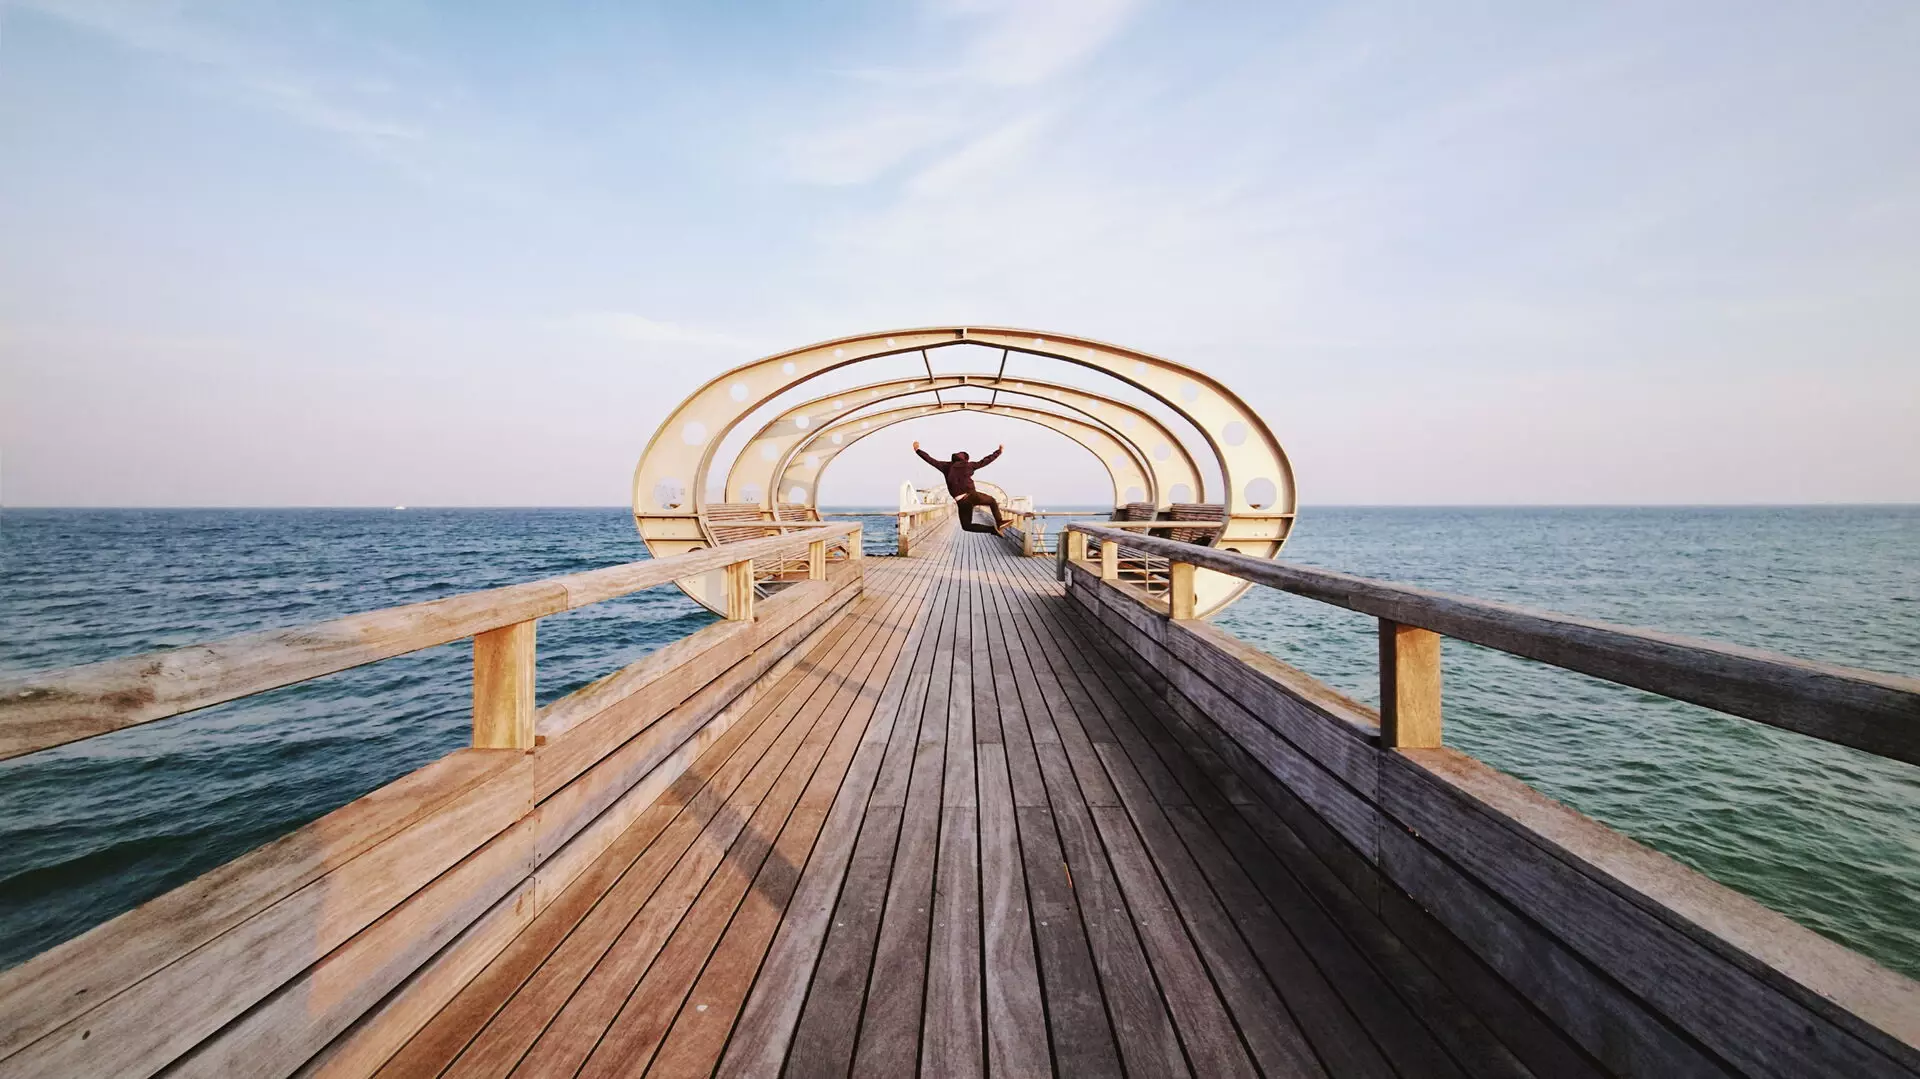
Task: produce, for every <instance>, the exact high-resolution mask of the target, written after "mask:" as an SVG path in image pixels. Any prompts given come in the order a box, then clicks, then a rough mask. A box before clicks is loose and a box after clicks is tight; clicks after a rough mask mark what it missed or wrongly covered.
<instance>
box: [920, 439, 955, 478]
mask: <svg viewBox="0 0 1920 1079" xmlns="http://www.w3.org/2000/svg"><path fill="white" fill-rule="evenodd" d="M913 452H915V453H917V454H919V455H920V459H921V460H922V461H925V462H926V463H928V464H930V465H932V466H933V467H935V468H937V469H939V470H940V472H941V473H942V474H943V475H944V474H945V473H946V471H947V463H946V462H945V461H942V460H940V459H939V458H938V457H935V456H933V455H932V454H930V453H928V452H927V451H926V450H923V449H921V448H920V443H918V442H915V443H914V444H913Z"/></svg>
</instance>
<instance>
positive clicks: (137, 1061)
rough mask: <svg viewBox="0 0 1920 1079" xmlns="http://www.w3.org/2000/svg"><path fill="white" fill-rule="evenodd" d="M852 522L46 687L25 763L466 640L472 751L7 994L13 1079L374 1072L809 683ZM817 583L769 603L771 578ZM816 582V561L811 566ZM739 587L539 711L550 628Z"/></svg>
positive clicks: (145, 914)
mask: <svg viewBox="0 0 1920 1079" xmlns="http://www.w3.org/2000/svg"><path fill="white" fill-rule="evenodd" d="M859 533H860V529H859V526H858V525H857V524H854V523H837V524H827V525H821V526H819V527H816V528H813V529H810V530H808V531H806V532H804V533H800V534H792V535H787V536H776V537H768V538H765V539H756V540H750V541H746V542H741V543H735V544H728V545H726V546H724V547H721V548H718V549H713V550H705V551H697V552H693V553H689V554H684V555H677V556H674V557H670V558H662V559H658V560H654V561H642V562H635V563H630V564H627V565H623V566H615V567H610V568H608V569H602V570H595V571H591V572H587V573H580V574H574V575H571V576H566V577H558V578H553V579H550V580H546V581H541V582H537V583H533V584H524V585H515V586H512V587H509V588H498V589H492V590H490V591H485V592H476V593H470V594H467V595H462V596H454V597H450V598H448V599H444V600H436V601H433V602H431V603H421V604H415V605H413V606H410V607H400V608H394V609H391V610H386V611H375V612H369V613H366V614H359V615H353V616H349V617H347V618H341V619H335V620H333V621H331V622H323V623H319V624H316V625H311V626H306V627H302V628H299V629H291V630H276V631H272V632H268V633H260V634H253V635H250V636H247V637H241V638H234V639H231V640H227V641H221V642H216V643H213V644H208V645H203V646H197V647H192V648H183V649H175V650H171V651H167V652H156V653H152V654H149V655H145V656H138V657H134V658H132V659H125V660H115V661H110V662H107V663H97V664H93V665H91V666H87V667H79V668H73V669H70V670H66V671H55V672H48V673H43V674H35V675H29V676H27V677H24V678H19V679H14V680H12V681H11V682H8V683H6V684H5V686H4V687H3V688H0V737H3V738H4V742H0V744H3V745H4V746H5V749H6V753H7V755H9V756H17V755H19V754H21V753H29V752H32V751H33V750H35V749H42V748H45V747H47V746H53V745H60V744H63V743H66V742H71V741H75V740H77V739H80V738H87V737H91V736H93V735H97V734H102V733H105V732H107V731H111V730H117V729H121V728H124V727H128V726H132V725H134V724H138V723H147V722H152V721H154V720H156V719H161V718H164V717H166V716H170V715H178V714H180V713H182V712H186V711H190V710H192V709H195V708H202V707H206V706H207V705H210V704H216V703H219V702H221V701H227V700H232V699H234V698H236V697H244V696H248V695H250V694H254V693H259V692H262V691H264V690H268V689H272V688H275V687H277V686H284V685H289V684H291V683H294V682H299V681H302V680H305V679H308V678H313V677H317V676H319V675H322V674H326V673H329V672H332V671H338V670H344V669H346V668H348V667H354V666H358V665H361V664H364V663H371V662H374V661H376V660H380V659H385V658H388V657H391V656H397V655H400V654H402V653H405V652H411V651H415V650H418V649H422V648H428V647H431V646H433V645H437V644H445V643H450V642H452V641H456V640H459V639H461V638H463V637H469V636H471V637H473V639H474V679H473V741H474V745H473V747H470V748H461V749H455V750H453V751H452V752H450V753H448V754H446V755H445V756H443V757H440V758H439V759H437V760H434V761H432V762H429V763H428V764H426V765H425V766H424V767H421V768H419V769H417V770H415V771H413V772H410V773H408V774H407V775H404V776H401V777H400V778H399V779H397V780H395V781H393V782H392V783H389V784H387V785H386V786H384V787H381V788H380V789H378V790H375V791H372V792H370V793H368V794H366V795H365V796H363V797H360V798H357V799H355V800H353V801H351V802H349V803H347V804H346V805H344V806H341V807H340V808H338V809H336V810H334V811H332V812H331V813H328V814H326V815H325V816H323V817H321V818H319V819H318V820H315V821H312V822H309V823H307V824H305V825H302V826H301V827H299V828H296V829H294V830H293V831H292V832H290V833H288V834H286V835H283V836H281V837H279V838H277V839H275V840H273V841H272V842H269V843H267V844H266V845H265V846H262V847H259V848H257V849H255V850H253V851H250V852H248V853H246V854H243V855H241V856H239V857H238V858H235V859H234V860H232V861H230V862H227V863H226V864H224V865H221V866H218V867H216V868H214V869H212V870H211V871H209V872H207V873H205V874H203V875H202V876H200V877H197V878H195V879H194V880H191V881H188V882H186V883H185V884H182V885H180V886H178V887H176V888H174V889H172V890H171V891H168V892H165V893H163V894H161V895H158V896H155V897H154V898H152V899H149V900H147V901H146V902H145V903H143V904H141V905H140V906H138V907H135V908H134V909H132V910H130V911H127V912H125V913H123V914H121V915H119V916H118V917H116V918H113V919H112V920H110V921H107V922H105V923H103V924H101V925H97V926H95V927H93V928H92V929H90V930H88V931H87V932H86V933H83V934H81V935H80V936H77V937H74V938H72V939H70V940H67V941H65V942H64V943H61V944H58V945H55V946H54V947H53V948H51V949H49V950H47V951H45V952H42V953H40V954H39V955H37V956H35V957H33V958H31V959H29V960H27V961H26V962H25V963H22V964H21V965H19V966H17V967H14V968H12V969H10V970H7V971H4V972H0V1079H12V1077H14V1076H21V1077H31V1076H46V1075H63V1076H64V1075H75V1076H79V1075H87V1076H92V1075H113V1076H135V1077H137V1076H147V1075H154V1074H159V1073H161V1072H164V1073H165V1074H167V1075H173V1076H189V1075H209V1076H215V1075H217V1076H232V1075H286V1074H292V1073H294V1072H295V1071H299V1073H300V1074H303V1075H311V1076H316V1077H320V1076H334V1075H363V1074H367V1073H369V1072H371V1071H372V1070H373V1069H374V1068H376V1067H378V1066H379V1064H380V1063H381V1062H383V1061H386V1060H387V1059H388V1058H390V1057H391V1056H392V1055H393V1053H394V1052H395V1051H397V1050H398V1049H399V1047H400V1046H401V1045H403V1044H405V1043H406V1041H407V1040H408V1039H409V1038H411V1037H412V1036H413V1035H414V1034H415V1033H416V1032H417V1031H418V1030H419V1029H420V1027H421V1025H422V1024H424V1023H425V1022H426V1021H427V1019H428V1018H430V1017H431V1016H432V1015H433V1014H435V1013H436V1012H437V1011H438V1010H439V1009H440V1008H441V1007H443V1006H444V1005H445V1004H446V1003H447V1002H448V1001H450V1000H452V999H453V997H454V996H455V994H457V993H458V992H460V991H461V988H462V987H463V986H464V985H465V984H466V983H467V981H468V980H469V979H471V978H472V976H473V974H474V972H476V971H478V970H480V969H482V968H484V967H485V966H486V965H487V963H489V962H490V961H491V960H492V959H493V957H495V956H496V955H498V954H500V952H501V950H502V949H504V948H506V947H507V946H508V944H509V943H510V942H511V941H513V940H515V939H517V937H518V934H520V933H521V932H522V931H523V930H525V929H526V928H527V927H528V926H530V925H532V924H534V923H535V919H537V918H538V917H539V915H540V914H541V913H542V912H543V911H545V910H546V909H548V908H549V907H550V906H551V905H552V904H554V903H557V902H560V901H561V899H560V897H562V896H563V895H565V894H566V889H567V888H568V886H569V884H570V883H571V882H572V881H573V880H574V879H575V878H577V877H578V876H579V875H580V874H581V873H583V872H586V871H588V868H589V867H590V866H592V865H593V864H595V861H596V859H598V858H599V857H600V855H601V854H602V853H603V852H605V851H606V850H607V849H608V847H609V846H610V845H611V844H612V843H613V842H614V841H615V840H616V839H617V838H618V837H619V836H621V835H623V834H625V833H626V831H627V829H628V828H629V827H630V826H631V825H633V823H634V822H635V821H636V820H638V819H640V816H641V815H642V814H643V813H645V812H647V811H648V810H649V809H650V808H651V807H653V806H654V805H656V804H657V803H658V802H659V800H660V799H662V798H663V797H666V796H667V795H668V793H669V792H670V791H671V789H672V785H673V784H674V783H676V782H677V781H678V779H679V777H680V776H681V775H683V774H684V773H685V772H686V770H687V769H688V768H689V767H690V766H691V764H692V762H693V761H694V760H695V759H696V758H698V756H699V755H700V754H701V753H702V752H704V751H705V750H706V749H708V748H709V747H711V746H714V745H716V744H718V740H719V739H721V738H723V737H725V736H726V734H727V731H728V730H729V728H730V727H731V726H732V725H733V724H734V723H735V722H736V721H738V720H740V719H741V717H743V716H745V715H746V714H748V711H749V710H750V709H751V708H753V707H755V702H756V701H758V700H760V699H761V698H762V695H763V694H765V693H767V692H769V691H770V690H771V689H772V688H773V687H774V686H775V685H777V684H778V681H779V679H780V678H782V677H783V676H784V675H785V674H786V673H787V672H789V671H791V670H793V669H794V668H795V667H797V665H798V664H799V663H800V662H801V659H802V656H803V655H804V654H805V650H806V648H807V647H808V643H809V642H811V641H818V640H821V639H823V638H822V637H821V635H822V634H825V633H827V632H828V631H829V628H830V627H831V626H832V625H834V624H835V620H836V619H838V618H839V616H840V615H841V613H842V612H844V611H845V610H846V609H847V607H848V605H849V604H851V603H852V602H853V601H854V599H855V597H857V596H858V595H859V594H860V593H861V591H862V589H863V587H864V580H865V574H864V572H863V570H864V563H863V562H859V561H853V560H852V559H851V557H850V558H848V559H841V560H830V559H829V557H828V553H829V547H830V546H831V545H833V544H834V543H835V542H836V539H837V538H838V537H851V538H852V539H853V540H854V542H853V543H852V544H850V545H849V551H848V553H849V555H850V556H852V555H853V554H854V553H855V552H858V550H859V546H858V542H857V541H858V537H859ZM779 560H792V561H796V562H801V564H804V565H805V566H806V567H807V573H806V576H807V577H808V578H809V579H806V580H800V579H797V578H798V577H799V574H798V573H795V574H792V575H789V576H788V577H786V578H784V579H785V580H787V581H789V582H790V583H789V584H788V586H787V587H784V588H781V589H780V590H778V591H774V592H770V593H768V594H766V595H764V596H760V597H758V598H757V599H756V590H755V586H754V579H755V572H754V570H755V563H756V562H759V561H766V562H774V561H779ZM802 560H803V561H802ZM716 571H719V572H723V573H724V575H725V578H726V581H727V585H728V587H727V589H726V594H727V597H728V604H727V613H728V615H729V616H730V617H729V618H728V619H727V620H724V621H720V622H717V623H714V624H712V625H708V626H704V627H702V628H700V629H698V630H695V631H694V632H692V633H690V634H688V635H687V636H685V637H682V638H680V639H679V640H676V641H673V642H672V643H670V644H667V645H666V646H664V647H662V648H659V649H657V650H655V651H653V652H651V653H648V654H647V655H645V656H642V657H640V658H638V659H636V660H634V661H633V662H631V663H629V664H627V665H626V666H624V667H622V668H620V669H618V670H616V671H613V672H611V673H609V674H607V675H606V676H604V677H602V678H600V679H598V680H596V681H594V682H591V683H589V684H587V685H585V686H583V687H581V688H579V689H577V690H574V691H573V692H571V693H569V694H567V695H565V696H563V697H561V698H560V699H558V700H555V701H552V702H550V703H548V704H546V705H545V706H544V707H541V708H540V709H538V711H537V712H536V711H535V709H534V707H533V684H534V678H533V675H534V667H533V661H534V637H535V633H534V629H535V620H537V619H538V618H540V617H542V616H544V615H548V614H553V613H557V612H560V611H564V610H569V609H571V608H574V607H580V606H584V605H586V604H589V603H596V602H599V601H601V600H606V599H612V598H614V597H616V596H621V595H625V594H627V593H629V592H633V591H636V590H638V589H642V588H647V587H650V586H654V585H662V584H666V583H668V582H670V581H673V580H676V579H681V578H685V577H688V576H693V575H697V574H703V573H713V572H716Z"/></svg>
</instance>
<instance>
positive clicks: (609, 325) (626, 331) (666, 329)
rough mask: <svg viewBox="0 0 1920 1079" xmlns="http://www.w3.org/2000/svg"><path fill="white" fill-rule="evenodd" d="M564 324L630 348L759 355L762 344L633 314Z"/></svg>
mask: <svg viewBox="0 0 1920 1079" xmlns="http://www.w3.org/2000/svg"><path fill="white" fill-rule="evenodd" d="M563 324H564V325H566V326H567V327H569V328H572V329H574V330H577V331H583V332H587V333H593V334H599V335H602V336H605V337H610V338H613V339H615V340H618V341H622V342H625V343H627V344H633V345H678V346H691V347H693V348H699V349H709V350H714V351H724V352H735V353H743V354H758V353H760V352H762V351H766V349H765V348H764V346H763V343H762V342H759V341H755V340H753V339H751V338H747V337H742V336H739V335H737V334H732V333H727V332H724V331H721V330H710V329H706V328H704V327H700V326H689V325H686V324H684V323H679V322H666V321H663V320H660V319H654V318H648V317H646V316H645V315H636V314H633V313H632V312H628V311H586V312H581V313H579V314H576V315H572V316H569V317H568V318H566V319H564V320H563Z"/></svg>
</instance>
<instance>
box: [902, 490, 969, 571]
mask: <svg viewBox="0 0 1920 1079" xmlns="http://www.w3.org/2000/svg"><path fill="white" fill-rule="evenodd" d="M953 512H954V503H953V502H952V500H947V501H943V502H935V503H932V504H931V505H925V506H917V507H915V508H913V509H910V510H901V511H900V514H899V518H898V520H897V521H896V522H895V524H896V528H895V530H894V536H895V539H896V543H897V548H898V550H899V552H900V555H901V557H903V558H904V557H906V556H908V555H910V554H912V553H913V544H914V541H915V539H916V536H915V533H917V532H920V531H923V530H925V529H927V528H928V527H930V526H934V525H938V524H940V523H941V522H942V521H945V520H946V519H947V517H949V516H951V515H952V514H953Z"/></svg>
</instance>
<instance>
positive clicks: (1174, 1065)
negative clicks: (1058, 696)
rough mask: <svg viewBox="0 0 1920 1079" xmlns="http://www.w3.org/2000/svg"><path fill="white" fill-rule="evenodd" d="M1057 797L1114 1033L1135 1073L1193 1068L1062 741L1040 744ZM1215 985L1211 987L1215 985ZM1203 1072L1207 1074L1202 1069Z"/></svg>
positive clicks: (1071, 878) (1057, 815)
mask: <svg viewBox="0 0 1920 1079" xmlns="http://www.w3.org/2000/svg"><path fill="white" fill-rule="evenodd" d="M1036 748H1037V750H1038V752H1039V755H1040V770H1041V774H1042V775H1043V776H1044V777H1045V778H1046V781H1047V794H1048V797H1049V798H1050V799H1051V800H1052V804H1053V821H1054V825H1055V828H1056V831H1057V834H1058V836H1059V839H1060V849H1061V850H1062V851H1063V852H1064V853H1065V855H1066V863H1067V875H1068V876H1067V880H1068V883H1069V886H1070V887H1072V888H1073V889H1074V890H1075V891H1076V893H1077V894H1078V896H1079V900H1080V914H1081V918H1082V919H1083V921H1084V923H1085V925H1086V931H1087V945H1088V948H1089V950H1090V951H1091V952H1092V953H1093V962H1094V966H1095V968H1096V969H1097V970H1098V971H1099V974H1100V985H1101V987H1102V989H1103V991H1104V992H1105V994H1106V999H1107V1008H1108V1011H1109V1012H1110V1013H1111V1014H1112V1016H1113V1033H1114V1037H1115V1039H1116V1040H1117V1041H1118V1043H1119V1046H1120V1056H1121V1059H1122V1060H1123V1061H1125V1063H1126V1067H1127V1072H1128V1074H1130V1075H1170V1076H1184V1075H1188V1074H1191V1073H1190V1072H1189V1070H1188V1067H1187V1059H1186V1056H1185V1055H1184V1054H1183V1053H1182V1052H1181V1048H1180V1040H1179V1038H1178V1037H1177V1036H1176V1035H1175V1033H1174V1028H1173V1020H1172V1016H1171V1015H1170V1014H1169V1013H1168V1010H1167V1002H1166V1000H1165V999H1164V998H1163V997H1162V996H1161V992H1160V988H1159V985H1158V984H1157V982H1156V981H1155V978H1154V972H1153V969H1152V967H1151V966H1150V965H1149V964H1148V962H1147V956H1146V953H1145V952H1144V951H1143V950H1142V948H1141V945H1140V940H1139V938H1138V937H1137V936H1135V933H1134V925H1133V919H1132V918H1131V917H1130V916H1129V915H1128V912H1127V906H1126V902H1125V900H1124V899H1123V898H1122V897H1121V894H1120V888H1119V886H1118V885H1117V884H1116V883H1114V877H1113V870H1112V868H1111V867H1110V866H1109V864H1108V862H1107V858H1106V855H1105V854H1104V853H1103V851H1102V848H1101V844H1100V837H1099V834H1098V832H1097V830H1096V828H1095V826H1094V823H1093V816H1092V812H1091V810H1090V808H1089V807H1088V806H1087V804H1086V802H1085V801H1084V800H1083V799H1082V798H1081V796H1080V791H1079V788H1078V787H1077V786H1076V784H1075V783H1074V774H1073V769H1072V767H1071V766H1070V765H1068V763H1067V761H1066V757H1065V754H1064V752H1062V750H1061V748H1060V746H1059V745H1057V744H1055V745H1042V746H1038V747H1036ZM1209 991H1211V990H1209ZM1202 1074H1203V1075H1204V1074H1206V1073H1205V1072H1204V1071H1203V1072H1202Z"/></svg>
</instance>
